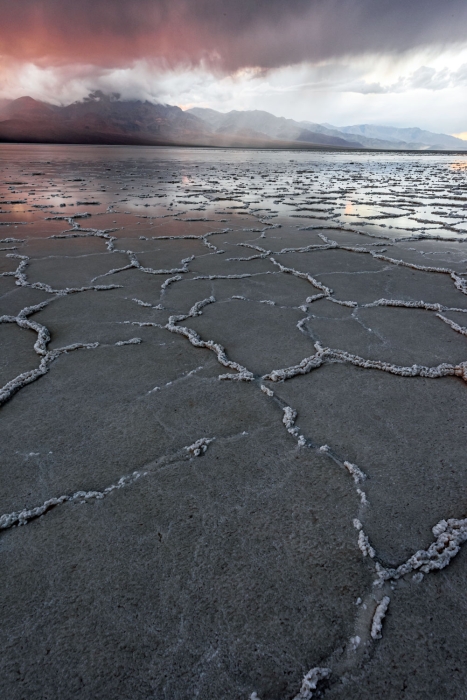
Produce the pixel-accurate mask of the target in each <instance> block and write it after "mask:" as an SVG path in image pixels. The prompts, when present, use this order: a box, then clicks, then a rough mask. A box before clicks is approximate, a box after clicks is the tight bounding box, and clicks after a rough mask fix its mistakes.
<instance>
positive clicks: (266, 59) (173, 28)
mask: <svg viewBox="0 0 467 700" xmlns="http://www.w3.org/2000/svg"><path fill="white" fill-rule="evenodd" d="M0 18H1V20H0V54H1V55H2V56H3V57H4V58H5V57H8V58H11V59H14V60H18V61H30V62H32V63H35V64H36V65H43V66H45V65H48V66H50V65H55V66H57V65H64V64H71V63H81V64H84V63H85V64H88V65H89V64H93V65H96V66H102V67H117V66H124V65H128V64H129V63H131V62H133V61H138V60H141V59H145V60H153V59H154V60H159V61H164V62H165V63H166V64H167V65H171V66H175V65H180V64H183V65H185V66H187V65H196V64H203V65H209V66H210V67H211V68H216V69H218V70H221V71H226V72H232V71H236V70H239V69H242V68H246V67H259V68H264V69H269V68H278V67H281V66H285V65H293V64H296V63H300V62H303V61H312V62H317V61H321V60H328V59H330V58H342V57H345V56H349V57H350V56H358V55H363V54H371V53H382V52H384V53H386V54H391V53H400V52H403V51H406V50H411V49H416V48H420V47H424V46H430V45H436V46H447V45H452V44H453V43H455V42H462V41H465V36H466V27H467V3H466V2H465V0H444V2H440V1H439V0H410V1H409V2H407V0H287V2H285V1H284V0H235V2H233V1H232V0H15V2H12V1H11V0H0Z"/></svg>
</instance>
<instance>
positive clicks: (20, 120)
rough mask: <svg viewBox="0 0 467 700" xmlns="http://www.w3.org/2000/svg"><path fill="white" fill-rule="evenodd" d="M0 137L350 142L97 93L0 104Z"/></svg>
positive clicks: (259, 144)
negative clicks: (214, 119)
mask: <svg viewBox="0 0 467 700" xmlns="http://www.w3.org/2000/svg"><path fill="white" fill-rule="evenodd" d="M239 114H242V113H239ZM264 114H267V113H266V112H265V113H264ZM268 116H269V117H270V119H271V120H276V119H277V117H274V116H273V115H268ZM279 121H280V120H279ZM284 121H287V120H284ZM1 141H3V142H26V143H88V144H129V145H194V146H219V147H227V146H236V147H253V148H271V147H274V148H304V147H305V148H316V147H320V146H328V147H336V146H338V147H342V146H344V147H345V146H347V147H353V146H354V144H352V143H350V141H347V140H346V139H345V138H343V137H338V138H337V139H336V138H335V137H328V136H324V137H323V136H322V135H321V134H312V133H311V132H310V131H309V130H307V129H305V128H303V127H300V128H298V129H293V128H289V129H286V128H282V129H276V133H275V134H274V135H273V136H270V135H269V134H266V133H265V132H264V131H260V130H257V129H255V128H254V126H250V125H249V124H247V123H245V124H239V125H235V124H234V123H232V124H230V123H228V124H225V125H219V126H216V127H214V126H213V125H212V124H210V123H209V122H208V121H206V120H205V119H200V118H199V117H198V116H197V115H196V114H193V113H192V112H190V111H183V110H181V109H180V107H174V106H171V105H162V104H153V103H151V102H142V101H139V100H120V99H118V96H109V95H104V94H103V93H100V92H96V93H94V94H92V95H91V96H90V97H88V98H86V99H85V100H83V101H82V102H74V103H73V104H70V105H67V106H64V107H61V106H56V105H51V104H48V103H46V102H40V101H38V100H34V99H32V98H31V97H20V98H19V99H17V100H12V101H9V102H6V103H5V102H4V103H3V104H2V103H0V142H1Z"/></svg>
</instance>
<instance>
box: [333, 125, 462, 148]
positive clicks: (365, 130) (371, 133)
mask: <svg viewBox="0 0 467 700" xmlns="http://www.w3.org/2000/svg"><path fill="white" fill-rule="evenodd" d="M334 128H335V127H334ZM337 128H338V131H340V132H341V133H343V134H353V135H355V136H356V137H357V138H358V139H359V140H360V139H361V137H362V136H364V137H368V138H372V139H385V140H386V141H396V142H400V141H405V142H406V143H409V144H411V143H413V144H426V145H429V146H432V147H434V148H441V149H444V148H449V149H453V148H466V147H467V144H466V142H465V141H462V139H458V138H456V137H455V136H449V135H448V134H434V133H432V132H431V131H424V130H423V129H419V128H418V127H411V128H403V129H400V128H397V127H393V126H375V125H373V124H357V125H356V126H342V127H337Z"/></svg>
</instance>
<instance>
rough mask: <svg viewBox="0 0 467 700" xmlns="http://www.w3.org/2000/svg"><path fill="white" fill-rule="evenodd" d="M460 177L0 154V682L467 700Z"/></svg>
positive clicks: (255, 156)
mask: <svg viewBox="0 0 467 700" xmlns="http://www.w3.org/2000/svg"><path fill="white" fill-rule="evenodd" d="M466 173H467V157H465V156H458V155H450V154H442V155H437V154H420V153H416V154H410V155H404V154H395V153H393V154H385V153H367V154H358V153H352V154H339V153H335V152H333V153H327V152H325V151H322V152H313V153H306V152H304V153H297V152H294V153H288V152H279V151H277V152H271V151H269V152H255V151H240V150H238V151H237V150H232V151H227V150H225V151H223V150H207V149H206V150H203V149H168V148H167V149H165V148H160V149H157V148H138V147H134V148H131V147H119V148H114V147H87V146H83V147H79V146H77V147H73V146H71V147H70V146H66V147H61V146H19V145H18V146H13V145H12V146H1V147H0V324H1V325H0V344H1V345H0V347H1V356H0V384H1V387H0V457H1V469H0V475H1V477H0V482H1V488H0V557H1V559H2V572H3V573H2V577H1V584H0V588H1V595H0V599H1V601H2V625H1V633H0V635H1V640H2V641H1V648H2V654H1V661H0V666H1V671H0V689H1V691H2V696H4V697H6V698H8V699H9V700H10V699H11V700H20V699H22V698H25V697H28V698H29V699H31V700H42V699H43V698H64V699H68V698H72V699H75V698H76V699H79V700H82V699H86V700H87V699H89V700H91V699H92V700H95V699H102V700H107V699H108V698H110V697H111V698H112V699H113V700H129V699H130V698H131V699H133V698H141V699H142V700H143V699H144V700H146V699H149V698H153V699H157V700H159V699H162V698H164V699H165V700H185V699H188V698H198V697H199V698H203V699H206V700H219V698H225V699H226V700H242V699H243V700H248V699H249V698H251V699H252V700H256V699H259V700H292V699H296V700H308V699H309V698H311V697H322V698H330V699H331V698H336V700H337V699H338V698H339V699H342V700H344V698H345V700H359V699H360V698H362V699H363V698H365V699H366V698H368V699H369V698H373V697H375V696H377V695H381V696H384V697H385V698H388V699H389V700H398V699H399V698H408V699H410V700H411V699H412V698H413V699H415V698H416V699H417V700H418V699H420V700H422V699H423V700H431V699H433V700H435V699H436V700H437V699H438V698H441V697H449V698H450V700H457V699H461V698H467V693H466V691H465V688H466V687H467V672H466V669H465V661H464V656H465V654H464V649H465V644H466V641H467V638H466V637H467V632H466V631H465V630H466V629H467V626H466V614H467V611H466V609H465V595H464V581H465V576H466V574H467V569H466V567H467V559H466V552H465V550H464V548H463V547H462V545H463V544H464V542H465V541H467V501H466V496H465V494H466V483H467V481H466V480H467V474H466V466H465V454H466V441H467V419H466V415H467V385H466V380H467V178H466Z"/></svg>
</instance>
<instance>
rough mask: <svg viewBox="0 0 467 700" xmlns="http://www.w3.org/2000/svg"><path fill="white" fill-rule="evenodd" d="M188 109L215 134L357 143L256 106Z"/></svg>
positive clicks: (352, 144)
mask: <svg viewBox="0 0 467 700" xmlns="http://www.w3.org/2000/svg"><path fill="white" fill-rule="evenodd" d="M188 112H189V113H190V114H193V115H194V116H196V117H199V118H200V119H202V120H203V121H205V122H206V123H207V124H209V125H210V126H211V127H212V128H213V130H214V132H215V133H217V134H221V133H229V134H239V133H241V132H243V131H245V129H248V130H250V131H251V132H252V133H254V134H255V135H256V136H258V137H260V136H262V137H263V138H264V136H267V137H269V138H270V139H275V140H281V141H299V142H302V143H313V144H319V145H323V146H337V147H347V148H348V147H349V146H353V147H355V146H356V145H357V146H360V145H361V144H355V143H351V142H350V141H349V140H348V139H346V138H344V137H343V136H342V135H339V136H336V135H333V134H323V133H319V132H317V131H315V130H314V129H312V128H308V126H304V125H302V124H300V123H299V122H296V121H294V120H293V119H285V117H275V116H274V115H273V114H270V113H269V112H263V111H261V110H257V109H255V110H253V111H244V112H239V111H237V110H233V111H232V112H227V114H223V113H222V112H216V110H214V109H203V108H201V107H193V108H192V109H189V110H188Z"/></svg>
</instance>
